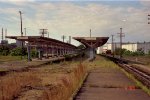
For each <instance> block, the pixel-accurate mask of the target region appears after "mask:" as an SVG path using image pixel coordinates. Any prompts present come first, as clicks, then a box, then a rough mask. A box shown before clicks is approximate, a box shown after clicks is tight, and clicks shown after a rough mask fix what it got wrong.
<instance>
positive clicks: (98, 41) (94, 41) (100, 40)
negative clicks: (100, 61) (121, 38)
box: [73, 37, 109, 48]
mask: <svg viewBox="0 0 150 100" xmlns="http://www.w3.org/2000/svg"><path fill="white" fill-rule="evenodd" d="M73 39H75V40H77V41H79V42H81V43H82V44H84V45H85V46H86V47H91V48H97V47H99V46H102V45H104V44H105V43H106V42H107V41H108V39H109V37H73Z"/></svg>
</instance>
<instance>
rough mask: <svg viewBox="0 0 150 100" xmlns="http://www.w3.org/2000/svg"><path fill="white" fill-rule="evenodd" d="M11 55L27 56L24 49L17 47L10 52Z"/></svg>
mask: <svg viewBox="0 0 150 100" xmlns="http://www.w3.org/2000/svg"><path fill="white" fill-rule="evenodd" d="M11 55H12V56H21V55H22V56H25V55H27V51H26V48H23V49H22V48H20V47H17V48H14V49H13V50H11Z"/></svg>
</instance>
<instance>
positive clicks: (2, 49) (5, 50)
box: [0, 46, 10, 56]
mask: <svg viewBox="0 0 150 100" xmlns="http://www.w3.org/2000/svg"><path fill="white" fill-rule="evenodd" d="M9 54H10V50H9V48H8V47H7V46H1V47H0V55H3V56H7V55H9Z"/></svg>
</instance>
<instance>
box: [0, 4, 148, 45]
mask: <svg viewBox="0 0 150 100" xmlns="http://www.w3.org/2000/svg"><path fill="white" fill-rule="evenodd" d="M12 4H13V5H15V7H7V9H6V10H5V11H7V13H6V12H5V11H3V9H2V8H0V12H1V14H6V15H7V17H9V18H7V20H5V21H7V23H8V24H9V23H10V22H14V23H11V25H9V27H11V26H13V27H12V28H11V29H10V30H11V31H12V32H14V33H15V34H18V33H19V32H20V30H17V27H19V13H18V9H21V10H22V12H24V14H23V26H24V27H28V28H27V30H28V34H29V35H39V34H38V30H39V29H40V28H47V29H48V31H49V32H50V33H51V34H50V35H51V36H52V37H53V38H56V39H60V38H61V35H63V34H65V35H66V36H69V35H71V36H89V30H90V29H92V36H111V34H115V35H116V33H118V32H119V28H120V27H123V32H124V33H125V34H126V37H125V38H124V40H125V41H144V40H146V41H148V40H149V39H148V37H150V34H148V33H149V31H150V30H149V26H148V25H147V13H148V10H146V9H145V7H146V6H144V7H143V8H135V7H132V6H130V7H120V6H118V7H113V6H111V5H104V4H101V3H94V2H89V3H86V4H84V3H83V4H76V3H74V2H26V3H24V4H23V3H22V4H18V3H17V2H16V3H15V4H14V3H12ZM20 5H21V6H20ZM0 17H1V16H0ZM8 19H9V20H8ZM124 20H125V21H124ZM15 22H17V23H15ZM14 26H15V28H14ZM19 28H20V27H19ZM19 28H18V29H19ZM141 34H142V37H141ZM144 34H145V37H144V36H143V35H144ZM130 36H131V37H137V39H136V38H135V39H132V38H131V37H130ZM117 40H119V39H118V38H117V35H116V41H117ZM74 43H75V42H74Z"/></svg>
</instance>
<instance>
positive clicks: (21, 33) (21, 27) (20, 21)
mask: <svg viewBox="0 0 150 100" xmlns="http://www.w3.org/2000/svg"><path fill="white" fill-rule="evenodd" d="M19 14H20V22H21V27H20V28H21V36H23V32H22V12H21V11H19ZM21 48H22V54H21V59H22V56H23V41H21Z"/></svg>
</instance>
